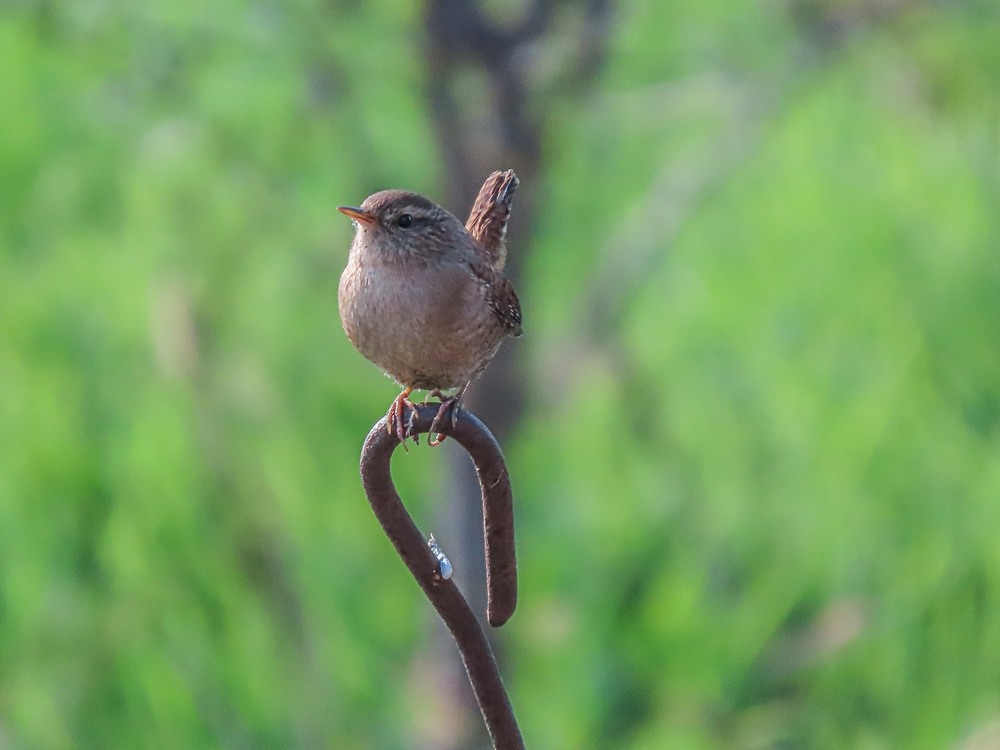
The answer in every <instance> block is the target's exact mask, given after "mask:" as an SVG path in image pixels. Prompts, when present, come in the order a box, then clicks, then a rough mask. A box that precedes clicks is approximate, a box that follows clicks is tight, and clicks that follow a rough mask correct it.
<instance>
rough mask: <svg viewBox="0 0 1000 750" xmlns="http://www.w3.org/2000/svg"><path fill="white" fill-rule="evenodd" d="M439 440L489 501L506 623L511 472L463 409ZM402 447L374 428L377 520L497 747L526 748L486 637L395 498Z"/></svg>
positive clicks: (510, 599)
mask: <svg viewBox="0 0 1000 750" xmlns="http://www.w3.org/2000/svg"><path fill="white" fill-rule="evenodd" d="M437 409H438V406H437V404H426V405H421V406H418V407H417V410H416V417H415V419H414V423H413V433H415V434H420V433H426V432H428V431H429V429H430V425H431V421H432V420H433V419H434V416H435V414H436V413H437ZM445 422H446V424H445V425H444V426H443V428H439V430H440V432H442V433H443V434H445V435H448V436H449V437H451V438H453V439H454V440H455V442H457V443H458V444H459V445H461V446H462V447H463V448H464V449H465V450H466V451H467V452H468V454H469V456H470V457H471V458H472V461H473V463H474V464H475V466H476V472H477V474H478V476H479V484H480V488H481V490H482V496H483V526H484V532H485V549H486V570H487V584H486V586H487V595H488V606H487V619H488V620H489V622H490V624H491V625H493V626H494V627H498V626H500V625H502V624H503V623H505V622H506V621H507V619H508V618H509V617H510V616H511V615H512V614H513V613H514V608H515V606H516V605H517V562H516V559H515V554H514V506H513V498H512V495H511V489H510V478H509V476H508V473H507V466H506V464H505V463H504V460H503V454H502V453H501V452H500V446H499V445H498V444H497V442H496V439H495V438H494V437H493V435H492V434H491V433H490V431H489V430H487V429H486V427H485V426H484V425H483V423H482V422H480V421H479V420H478V419H477V418H476V417H475V416H474V415H472V414H470V413H469V412H468V411H465V410H464V409H463V410H462V411H460V412H459V415H458V418H457V419H456V421H455V424H454V426H453V425H451V424H450V422H449V421H448V420H445ZM398 445H399V440H398V439H397V438H396V436H395V435H394V434H390V432H389V431H388V430H387V429H386V420H385V418H383V419H381V420H379V422H377V423H376V424H375V426H374V427H372V429H371V432H369V433H368V437H367V439H366V440H365V444H364V447H363V448H362V451H361V481H362V483H363V484H364V488H365V494H366V495H367V496H368V502H369V503H371V506H372V510H373V511H375V516H376V518H378V521H379V523H380V524H381V525H382V528H383V530H384V531H385V533H386V536H388V537H389V540H390V541H391V542H392V544H393V546H394V547H395V548H396V551H397V552H398V553H399V556H400V557H401V558H402V559H403V562H404V563H405V564H406V567H408V568H409V569H410V573H412V574H413V577H414V578H416V579H417V583H418V584H420V588H422V589H423V590H424V593H425V594H426V595H427V598H428V599H430V602H431V604H433V605H434V609H436V610H437V613H438V615H439V616H440V617H441V619H442V620H443V621H444V623H445V625H447V627H448V630H450V631H451V634H452V636H453V637H454V639H455V643H456V644H457V645H458V650H459V652H460V653H461V655H462V661H463V663H464V664H465V669H466V672H467V673H468V675H469V681H470V682H471V683H472V689H473V691H474V692H475V694H476V700H477V701H478V703H479V708H480V710H481V711H482V713H483V718H484V719H485V721H486V727H487V729H488V730H489V733H490V737H491V738H492V739H493V746H494V747H496V748H523V747H524V743H523V741H522V740H521V733H520V730H519V729H518V726H517V721H516V719H515V718H514V710H513V708H512V707H511V704H510V700H509V699H508V698H507V692H506V690H505V689H504V685H503V681H502V680H501V678H500V671H499V669H498V667H497V663H496V660H495V659H494V658H493V652H492V650H491V649H490V645H489V642H488V641H487V640H486V634H485V633H484V632H483V629H482V628H481V627H480V625H479V622H478V621H477V620H476V616H475V613H474V612H473V611H472V608H471V607H470V606H469V604H468V602H466V600H465V598H464V597H463V596H462V593H461V592H460V591H459V590H458V586H456V585H455V583H454V581H452V580H450V579H448V580H445V579H443V578H442V577H441V575H440V572H439V567H438V565H439V563H438V560H437V558H436V557H435V556H434V553H433V552H432V551H431V549H430V547H429V546H428V544H427V540H426V539H425V538H424V537H423V535H422V534H421V533H420V530H419V529H418V528H417V526H416V524H415V523H414V522H413V519H412V518H411V517H410V514H409V513H408V512H407V510H406V508H405V507H404V506H403V502H402V500H401V499H400V497H399V494H398V493H397V492H396V488H395V486H394V485H393V482H392V475H391V472H390V466H389V464H390V458H391V457H392V454H393V451H395V450H396V447H397V446H398Z"/></svg>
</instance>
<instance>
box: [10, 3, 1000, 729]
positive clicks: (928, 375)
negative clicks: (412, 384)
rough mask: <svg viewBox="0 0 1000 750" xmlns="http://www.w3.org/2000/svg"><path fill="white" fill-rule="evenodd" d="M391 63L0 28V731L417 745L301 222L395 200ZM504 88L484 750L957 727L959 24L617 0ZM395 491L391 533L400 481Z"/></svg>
mask: <svg viewBox="0 0 1000 750" xmlns="http://www.w3.org/2000/svg"><path fill="white" fill-rule="evenodd" d="M549 42H550V44H551V45H552V49H554V50H557V49H558V40H555V41H552V40H549ZM420 44H421V40H420V8H419V6H416V5H413V4H409V3H402V2H392V1H391V0H384V1H383V2H372V3H363V4H360V5H358V6H357V7H355V6H351V7H348V6H347V5H346V4H345V5H344V6H343V7H341V6H340V5H338V4H336V3H328V4H325V5H322V4H315V3H306V2H300V3H287V4H272V3H266V2H264V3H243V2H230V3H217V4H209V5H205V4H199V3H191V2H172V3H166V2H157V3H149V4H145V5H142V4H140V5H136V6H134V7H131V6H128V5H127V4H124V3H114V2H96V1H93V0H87V1H85V2H80V3H73V4H70V3H66V4H55V3H48V2H37V3H35V2H20V3H18V2H15V3H12V4H7V5H5V6H4V8H3V9H0V70H2V71H3V74H2V75H0V102H3V115H2V116H0V206H2V210H0V331H2V332H3V335H2V337H0V386H2V387H0V435H2V440H3V442H2V446H0V745H4V746H9V747H13V748H20V747H24V748H79V747H95V748H96V747H101V748H116V747H128V748H137V747H151V748H163V747H185V748H197V747H206V748H208V747H233V748H236V747H239V748H245V747H338V748H339V747H373V748H375V747H377V748H410V747H414V746H418V745H419V744H420V742H419V741H417V740H416V739H414V738H415V736H418V735H421V736H424V735H428V733H429V734H430V735H431V736H433V734H434V731H435V730H434V729H433V728H431V729H428V727H429V726H430V727H433V725H434V724H435V723H436V721H437V720H438V719H439V718H440V717H439V715H438V714H437V713H434V712H436V711H438V710H439V708H440V707H439V706H437V705H436V704H433V703H431V702H424V701H423V700H422V698H423V697H425V694H426V693H427V692H428V691H426V690H425V689H424V688H423V685H422V677H421V672H420V669H421V665H424V666H425V665H426V658H427V657H426V656H424V657H421V656H420V654H421V653H423V652H424V651H425V649H426V644H427V641H428V637H429V634H430V633H432V632H433V628H434V627H436V626H435V625H434V624H433V621H432V618H431V615H430V613H429V612H428V609H429V608H428V607H427V606H426V603H425V602H423V601H422V600H421V597H420V595H419V591H418V589H417V587H416V586H415V585H414V584H413V583H412V581H411V580H410V579H409V578H408V576H407V575H406V573H405V571H404V570H403V568H402V566H401V565H400V564H399V561H398V559H396V558H395V555H394V553H393V552H392V550H391V548H390V546H389V545H388V544H387V543H386V542H385V540H384V538H383V537H382V535H381V533H380V531H379V529H378V527H377V524H376V523H375V521H374V519H373V518H372V516H371V513H370V511H369V509H368V507H367V504H366V502H365V500H364V497H363V495H362V493H361V489H360V483H359V480H358V477H357V456H358V449H359V446H360V443H361V440H362V438H363V437H364V434H365V432H366V431H367V429H368V427H369V425H370V424H371V423H372V421H373V420H374V419H376V418H377V417H378V416H380V414H381V413H382V412H383V411H384V410H385V408H386V407H387V405H388V402H389V400H390V399H391V398H392V396H393V395H395V388H394V386H393V385H392V384H391V383H390V382H389V381H387V380H385V379H383V378H382V376H381V375H379V374H377V373H376V371H375V370H374V368H373V367H372V366H371V365H369V364H368V363H367V362H365V361H364V360H363V359H362V358H361V357H360V356H359V355H357V354H356V353H355V352H354V351H353V350H352V349H351V347H350V344H349V343H348V342H347V341H346V339H345V337H344V336H343V334H342V333H341V331H340V326H339V322H338V319H337V316H336V305H335V299H336V286H337V280H338V277H339V273H340V269H341V267H342V265H343V262H344V258H345V254H346V248H347V245H348V243H349V238H350V231H351V230H350V226H349V224H348V223H347V222H346V221H345V220H344V219H343V217H341V216H339V215H338V214H336V212H334V211H333V210H332V208H333V207H334V206H335V205H337V204H339V203H345V202H353V201H357V200H360V199H362V198H363V197H364V195H366V194H367V193H369V192H371V191H372V190H375V189H378V188H382V187H388V186H405V187H409V188H412V189H415V190H419V191H422V192H426V193H428V194H431V195H434V194H435V193H438V192H440V185H439V184H437V183H436V182H435V180H436V179H437V178H438V168H437V166H436V165H437V163H438V155H437V154H436V153H435V150H434V145H433V144H434V141H433V138H432V136H431V133H430V132H429V125H428V118H427V113H426V111H425V110H424V102H423V98H422V96H423V89H422V87H423V84H424V80H423V75H424V73H423V66H422V57H421V54H422V53H421V49H420ZM553 54H555V52H553ZM539 60H540V61H541V62H544V56H543V55H542V56H540V57H539ZM548 104H549V106H548V107H546V102H544V101H541V100H540V101H539V103H538V105H537V106H538V107H539V109H540V111H541V112H542V115H541V116H543V117H544V118H545V127H546V151H545V159H544V163H545V165H546V178H545V183H544V185H542V186H540V190H539V191H538V192H537V193H536V194H537V195H538V196H540V197H539V200H540V201H541V206H540V208H541V209H542V210H541V211H540V212H539V226H538V227H537V234H536V242H535V243H534V244H533V246H532V247H531V248H530V255H527V257H526V273H525V279H524V281H523V282H522V299H523V301H524V308H525V317H526V331H527V335H526V337H525V339H523V340H522V341H521V342H518V343H515V344H509V346H515V347H518V352H519V355H520V357H521V361H522V362H523V363H524V366H525V367H527V368H528V369H529V371H530V373H531V379H530V380H531V382H532V384H533V385H532V388H533V390H532V392H530V393H529V394H528V398H529V403H530V404H531V407H530V409H529V418H528V422H527V424H526V425H525V426H524V429H523V430H522V431H521V433H520V434H519V435H518V436H517V437H516V439H515V440H513V441H512V442H511V444H509V445H508V446H506V448H507V451H508V455H509V458H510V462H511V471H512V475H513V478H514V481H515V490H516V494H517V498H516V499H517V504H518V513H519V531H518V534H519V550H520V562H521V565H520V567H521V582H522V594H521V603H520V608H519V611H518V614H517V616H516V617H515V618H514V620H512V622H511V623H510V624H509V625H508V626H507V627H506V628H505V629H504V631H505V632H504V636H505V637H506V638H507V641H506V649H505V651H506V654H507V659H508V664H507V666H506V668H505V671H506V674H507V675H508V677H507V680H508V683H509V684H510V686H511V689H512V700H513V703H514V705H515V707H516V709H517V712H518V716H519V718H520V720H521V722H522V725H523V729H524V732H525V737H526V740H527V742H528V745H529V746H530V747H539V748H590V747H608V748H662V747H671V748H751V747H753V748H761V747H775V748H777V747H781V748H800V747H801V748H806V747H810V748H811V747H824V748H827V747H828V748H841V747H857V748H882V747H886V748H888V747H907V748H939V747H967V748H972V747H975V746H977V744H976V743H980V744H979V745H978V746H984V747H985V746H991V745H989V744H988V743H989V742H990V741H991V740H990V738H992V739H993V741H995V742H1000V739H998V738H997V736H996V733H997V729H996V726H997V722H998V720H1000V681H998V679H997V665H998V664H1000V545H998V544H997V529H998V528H1000V502H998V500H1000V461H998V457H997V449H998V444H1000V377H998V374H1000V341H998V336H1000V267H998V266H1000V256H998V253H997V251H998V248H1000V211H998V209H997V207H998V206H1000V11H998V9H997V7H996V5H995V3H992V2H986V1H985V0H984V1H983V2H967V3H951V4H930V3H916V2H906V0H901V1H900V2H893V3H875V2H871V3H869V2H864V1H863V0H843V1H842V2H840V1H838V0H789V2H786V3H771V4H744V3H738V2H734V0H718V1H717V2H709V3H701V4H688V3H680V2H673V1H666V2H648V1H647V2H638V3H631V4H623V5H622V7H621V8H620V10H619V12H618V14H617V16H616V19H615V30H614V34H613V37H612V47H611V50H610V56H609V59H608V62H607V66H606V68H605V69H604V71H603V73H602V75H601V76H600V79H599V81H598V84H597V86H596V90H595V91H593V92H592V93H590V94H587V95H583V96H566V97H553V98H552V99H551V101H549V102H548ZM497 166H498V167H500V166H505V165H497ZM453 208H454V209H455V210H456V212H461V211H463V210H464V209H465V207H460V206H455V207H453ZM515 221H516V217H515ZM512 252H524V253H528V252H529V250H528V249H527V248H513V249H512ZM396 464H397V473H398V474H399V477H398V483H399V485H400V489H401V494H403V496H404V497H405V498H407V499H408V503H409V504H410V506H411V507H412V508H413V509H414V512H415V514H416V516H417V518H418V520H419V521H420V522H421V523H422V524H423V525H424V526H425V527H426V526H427V525H429V524H432V520H431V519H433V518H434V509H435V506H436V505H437V504H438V502H439V499H438V495H439V494H440V486H441V480H440V478H439V477H440V472H441V467H442V466H443V465H444V462H443V455H442V454H440V453H435V452H430V451H427V450H425V449H424V448H423V447H421V448H420V449H417V450H413V451H411V452H410V454H409V455H406V456H400V457H398V458H397V461H396ZM436 477H437V478H436ZM442 543H443V544H444V546H445V549H447V548H448V540H447V539H442ZM427 700H428V701H430V699H429V698H428V699H427ZM443 720H444V719H442V721H443ZM438 731H440V730H438ZM990 732H993V734H990ZM982 743H987V744H982Z"/></svg>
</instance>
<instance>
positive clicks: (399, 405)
mask: <svg viewBox="0 0 1000 750" xmlns="http://www.w3.org/2000/svg"><path fill="white" fill-rule="evenodd" d="M411 393H413V389H412V388H404V389H403V391H402V393H400V394H399V395H398V396H396V398H395V400H393V402H392V405H391V406H390V407H389V413H388V415H386V423H387V425H386V426H387V429H388V430H389V434H390V435H392V434H395V435H396V437H397V438H398V439H399V442H401V443H402V444H403V448H404V450H405V449H406V438H407V437H408V436H409V435H410V433H411V432H412V431H413V420H414V418H415V417H416V416H417V408H416V407H415V406H414V405H413V402H412V401H410V399H409V398H407V396H409V395H410V394H411ZM407 407H409V408H410V417H409V419H407V418H406V408H407ZM413 442H414V443H417V444H419V443H420V441H419V440H418V438H417V436H416V435H414V436H413Z"/></svg>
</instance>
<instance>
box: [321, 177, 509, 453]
mask: <svg viewBox="0 0 1000 750" xmlns="http://www.w3.org/2000/svg"><path fill="white" fill-rule="evenodd" d="M518 184H519V180H518V178H517V175H516V174H515V173H514V171H513V170H510V169H508V170H503V171H497V172H493V173H492V174H491V175H490V176H489V177H488V178H487V179H486V181H485V182H484V183H483V186H482V188H481V189H480V191H479V194H478V196H477V198H476V201H475V203H474V204H473V206H472V210H471V212H470V214H469V218H468V221H467V222H466V223H465V225H464V226H463V224H462V223H461V221H459V220H458V218H456V217H455V216H454V215H453V214H452V213H450V212H449V211H447V210H446V209H444V208H442V207H441V206H439V205H437V204H436V203H434V202H433V201H431V200H430V199H429V198H426V197H425V196H423V195H420V194H418V193H413V192H409V191H405V190H382V191H380V192H377V193H374V194H372V195H369V196H368V197H367V198H365V200H364V201H363V202H362V203H361V205H360V206H339V207H338V208H337V210H338V211H340V212H341V213H343V214H345V215H347V216H348V217H350V219H351V220H352V223H353V224H354V228H355V231H354V240H353V242H352V243H351V247H350V251H349V253H348V259H347V265H346V266H345V268H344V272H343V274H342V275H341V277H340V285H339V287H338V293H337V298H338V306H339V311H340V319H341V322H342V324H343V327H344V331H345V333H346V334H347V337H348V339H350V341H351V343H352V344H353V345H354V347H355V348H356V349H357V350H358V351H359V352H360V353H361V354H362V355H363V356H364V357H366V358H367V359H368V360H370V361H371V362H373V363H374V364H376V365H377V366H378V367H380V368H381V369H382V370H383V372H385V373H386V374H387V375H389V376H390V377H392V378H393V379H394V380H395V381H396V382H397V383H398V384H399V385H400V386H401V387H402V391H401V392H400V394H399V395H398V396H397V397H396V398H395V400H394V401H393V402H392V404H391V405H390V407H389V412H388V415H387V429H388V430H389V432H390V433H392V432H395V434H396V437H397V438H398V439H399V441H400V442H401V443H403V444H404V445H405V443H406V438H407V437H408V435H409V432H410V430H411V427H412V419H413V416H414V414H415V408H414V405H413V403H412V402H411V401H410V399H409V396H410V394H411V393H412V392H413V391H414V390H427V391H429V394H428V398H431V397H434V398H438V399H440V402H441V405H440V407H439V409H438V412H437V414H436V416H435V417H434V420H433V421H432V423H431V427H430V434H431V437H430V439H429V441H428V442H429V444H430V445H432V446H436V445H440V444H441V442H443V440H444V435H441V434H439V433H438V432H437V430H438V428H439V426H440V425H441V422H442V420H443V419H444V417H445V415H446V414H447V413H448V410H449V409H451V410H452V420H453V424H454V420H455V419H456V417H457V413H458V409H459V408H460V407H461V403H462V399H463V397H464V396H465V392H466V391H467V390H468V387H469V385H470V384H471V383H472V381H473V380H475V379H476V377H477V376H478V375H479V374H480V373H482V372H483V370H485V369H486V366H487V365H489V363H490V361H491V360H492V359H493V357H494V355H495V354H496V353H497V350H498V349H499V348H500V345H501V344H502V343H503V341H504V340H505V339H506V338H508V337H519V336H521V334H522V332H523V327H522V319H521V303H520V300H519V299H518V297H517V293H516V292H515V290H514V286H513V284H512V283H511V281H510V279H509V278H507V276H506V275H505V274H504V265H505V262H506V255H507V245H506V239H507V223H508V220H509V218H510V207H511V201H512V198H513V196H514V192H515V191H516V190H517V186H518ZM444 391H455V392H454V395H450V396H446V395H445V394H444ZM407 408H409V409H410V410H411V411H410V422H407V420H406V417H405V411H406V409H407ZM435 435H436V436H437V437H436V438H435V437H434V436H435ZM414 441H416V436H414Z"/></svg>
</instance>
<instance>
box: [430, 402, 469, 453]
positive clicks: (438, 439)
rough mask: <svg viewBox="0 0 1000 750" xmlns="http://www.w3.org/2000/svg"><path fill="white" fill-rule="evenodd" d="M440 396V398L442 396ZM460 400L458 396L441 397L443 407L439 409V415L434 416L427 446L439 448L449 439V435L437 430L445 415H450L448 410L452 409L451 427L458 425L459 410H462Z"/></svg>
mask: <svg viewBox="0 0 1000 750" xmlns="http://www.w3.org/2000/svg"><path fill="white" fill-rule="evenodd" d="M438 396H439V397H440V394H438ZM458 399H459V397H458V396H451V397H449V398H443V397H441V406H440V407H439V408H438V410H437V414H435V415H434V421H433V422H431V429H430V437H429V438H427V445H429V446H431V447H432V448H437V447H438V446H439V445H441V443H443V442H444V441H445V440H446V439H447V437H448V436H447V435H442V434H441V433H440V432H438V431H437V430H438V427H439V426H440V425H441V420H442V419H444V415H445V414H447V413H448V409H451V426H452V427H453V428H454V427H455V425H456V424H458V410H459V409H460V408H461V406H460V405H459V403H458Z"/></svg>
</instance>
